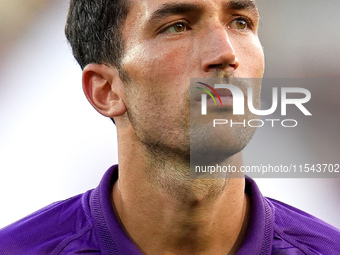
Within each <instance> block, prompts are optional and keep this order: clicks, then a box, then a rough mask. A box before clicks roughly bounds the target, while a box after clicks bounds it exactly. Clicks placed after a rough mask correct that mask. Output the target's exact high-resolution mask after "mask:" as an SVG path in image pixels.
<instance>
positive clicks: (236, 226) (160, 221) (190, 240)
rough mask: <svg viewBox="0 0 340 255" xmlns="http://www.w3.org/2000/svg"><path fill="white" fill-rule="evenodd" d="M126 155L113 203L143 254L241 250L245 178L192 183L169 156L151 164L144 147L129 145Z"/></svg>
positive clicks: (238, 157) (183, 166)
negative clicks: (239, 248)
mask: <svg viewBox="0 0 340 255" xmlns="http://www.w3.org/2000/svg"><path fill="white" fill-rule="evenodd" d="M131 148H134V150H135V151H131ZM120 151H121V150H120ZM128 151H129V153H123V154H121V155H120V158H119V162H120V163H119V169H120V170H119V179H118V181H117V182H116V184H115V186H114V188H113V203H114V206H115V208H116V211H117V213H118V216H119V218H120V220H121V222H122V224H123V225H124V227H125V229H126V231H127V232H128V234H129V236H130V237H131V238H132V240H133V241H134V242H135V243H136V244H137V245H138V246H139V248H140V249H141V250H142V251H143V252H144V253H145V254H233V253H235V252H236V251H237V248H238V247H239V245H240V244H241V242H242V240H243V237H244V233H245V228H246V225H247V215H248V208H249V204H248V199H247V197H246V195H245V193H244V185H245V182H244V178H230V179H221V178H219V179H191V178H190V176H189V166H188V164H187V163H186V164H183V161H182V160H178V159H177V160H176V158H175V157H168V158H166V159H164V158H163V159H160V160H156V161H155V160H154V161H152V163H151V162H148V160H146V159H147V158H149V156H148V155H147V153H146V152H145V151H143V150H142V147H137V146H129V147H128ZM153 154H154V153H153ZM130 155H132V156H130ZM143 155H144V156H143ZM157 162H159V163H157ZM233 163H234V164H237V165H238V166H240V165H241V164H242V156H241V155H240V154H239V155H236V156H235V158H234V160H233Z"/></svg>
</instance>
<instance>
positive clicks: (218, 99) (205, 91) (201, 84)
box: [196, 82, 223, 106]
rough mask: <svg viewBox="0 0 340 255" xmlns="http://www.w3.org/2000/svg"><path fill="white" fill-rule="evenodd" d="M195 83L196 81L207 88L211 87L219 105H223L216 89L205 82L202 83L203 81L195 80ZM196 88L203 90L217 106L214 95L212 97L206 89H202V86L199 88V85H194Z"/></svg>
mask: <svg viewBox="0 0 340 255" xmlns="http://www.w3.org/2000/svg"><path fill="white" fill-rule="evenodd" d="M197 83H198V84H201V85H204V86H206V87H207V88H209V89H211V90H212V91H213V92H214V93H215V95H216V96H217V98H218V100H219V101H220V104H221V106H223V105H222V100H221V98H220V95H219V94H218V93H217V91H216V90H215V89H214V88H213V87H211V86H210V85H208V84H205V83H203V82H197ZM196 88H197V89H201V90H203V91H205V92H206V93H207V94H208V95H209V96H210V97H211V98H212V99H213V100H214V103H215V105H216V106H217V103H216V100H215V97H214V96H213V95H212V94H211V93H210V92H209V91H208V90H206V89H204V88H200V87H196Z"/></svg>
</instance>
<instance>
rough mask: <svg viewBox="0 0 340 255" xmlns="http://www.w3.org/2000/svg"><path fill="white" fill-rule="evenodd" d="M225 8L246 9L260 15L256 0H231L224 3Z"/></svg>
mask: <svg viewBox="0 0 340 255" xmlns="http://www.w3.org/2000/svg"><path fill="white" fill-rule="evenodd" d="M223 7H224V9H231V10H246V11H250V12H253V13H255V14H257V15H258V13H259V11H258V8H257V4H256V3H255V1H254V0H231V1H228V2H226V3H224V6H223Z"/></svg>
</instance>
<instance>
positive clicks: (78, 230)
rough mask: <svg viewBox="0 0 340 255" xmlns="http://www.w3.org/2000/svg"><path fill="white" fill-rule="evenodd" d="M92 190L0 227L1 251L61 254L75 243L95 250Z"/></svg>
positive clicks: (3, 252)
mask: <svg viewBox="0 0 340 255" xmlns="http://www.w3.org/2000/svg"><path fill="white" fill-rule="evenodd" d="M90 193H91V191H88V192H86V193H84V194H81V195H78V196H75V197H72V198H69V199H67V200H64V201H60V202H56V203H53V204H51V205H49V206H47V207H45V208H43V209H41V210H39V211H37V212H35V213H33V214H31V215H29V216H27V217H25V218H23V219H22V220H20V221H18V222H15V223H13V224H11V225H9V226H7V227H5V228H3V229H2V230H0V240H1V241H0V254H62V251H63V250H64V249H65V248H66V247H71V246H72V243H75V242H83V243H84V247H85V248H84V249H95V246H96V238H95V236H94V233H93V230H92V229H93V227H92V225H93V224H92V220H91V216H90V215H91V214H90V209H89V195H90ZM86 247H88V248H86ZM69 251H70V250H69Z"/></svg>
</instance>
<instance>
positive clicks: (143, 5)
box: [121, 0, 264, 156]
mask: <svg viewBox="0 0 340 255" xmlns="http://www.w3.org/2000/svg"><path fill="white" fill-rule="evenodd" d="M131 2H132V4H131V7H130V12H129V14H128V17H127V19H126V22H125V23H124V26H123V39H124V43H125V52H124V56H123V59H122V66H121V67H122V70H123V71H124V72H125V73H126V74H127V75H128V77H129V81H128V82H126V86H125V89H126V91H125V94H126V98H125V103H126V106H127V112H128V116H129V120H130V122H131V125H132V127H133V129H134V132H135V134H136V136H137V138H138V139H139V140H140V141H141V142H143V143H144V144H146V145H147V146H150V147H154V148H158V149H162V150H164V151H169V152H170V151H172V152H177V153H178V152H181V153H182V154H183V156H188V155H189V153H190V93H189V91H190V90H189V87H190V78H211V77H230V76H233V77H237V78H261V77H262V75H263V71H264V57H263V51H262V47H261V44H260V42H259V39H258V34H257V26H258V19H259V16H258V12H257V9H256V7H255V5H254V3H253V1H251V0H131ZM254 89H255V92H254V94H255V95H257V96H258V95H259V90H260V88H259V87H257V88H254ZM241 133H244V132H241ZM245 136H249V139H250V137H251V136H252V134H245ZM239 138H240V134H234V133H232V132H231V133H230V134H229V137H228V135H227V136H226V137H225V139H226V142H228V143H229V144H231V145H232V146H233V147H235V146H238V145H237V144H238V143H239ZM242 139H243V138H242ZM244 139H245V140H247V137H245V138H244ZM249 139H248V141H249Z"/></svg>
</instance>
